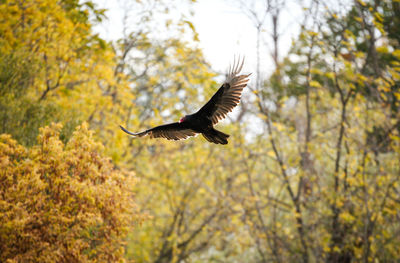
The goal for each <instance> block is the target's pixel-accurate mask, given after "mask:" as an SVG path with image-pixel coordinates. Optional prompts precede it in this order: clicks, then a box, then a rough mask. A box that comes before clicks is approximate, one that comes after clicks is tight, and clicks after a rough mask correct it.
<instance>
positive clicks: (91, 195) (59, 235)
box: [0, 124, 140, 262]
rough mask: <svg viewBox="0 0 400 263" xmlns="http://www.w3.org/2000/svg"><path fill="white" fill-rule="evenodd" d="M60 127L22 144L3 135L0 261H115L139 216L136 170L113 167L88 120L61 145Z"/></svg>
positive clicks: (54, 126)
mask: <svg viewBox="0 0 400 263" xmlns="http://www.w3.org/2000/svg"><path fill="white" fill-rule="evenodd" d="M60 129H61V125H59V124H52V125H51V126H49V127H45V128H42V129H41V130H40V134H39V136H38V145H36V146H34V147H32V148H31V149H25V148H24V147H23V146H21V145H19V144H18V143H17V142H16V141H15V140H13V139H12V138H11V137H10V136H9V135H7V134H3V135H1V136H0V182H1V184H0V211H1V213H0V221H1V222H2V223H1V224H0V244H1V245H0V247H1V249H0V261H2V262H6V261H7V260H8V261H7V262H99V261H100V262H116V261H120V260H122V259H123V256H124V238H125V236H126V234H127V231H128V229H131V228H132V224H133V223H134V222H138V220H139V219H140V218H139V216H138V214H137V211H136V210H137V209H136V207H135V203H134V200H133V194H132V192H131V189H132V187H133V185H134V184H135V177H134V176H133V174H128V173H123V172H121V171H118V170H116V169H115V168H114V167H113V165H112V163H111V162H110V159H109V158H107V157H104V156H103V151H104V149H103V146H102V145H101V144H100V143H97V142H95V141H94V140H93V138H92V132H91V131H89V130H88V127H87V125H86V124H83V125H81V126H79V127H78V128H77V129H76V131H75V132H74V134H73V136H72V138H71V140H70V141H69V142H68V143H67V144H66V145H64V144H63V143H62V142H61V141H60V139H59V131H60Z"/></svg>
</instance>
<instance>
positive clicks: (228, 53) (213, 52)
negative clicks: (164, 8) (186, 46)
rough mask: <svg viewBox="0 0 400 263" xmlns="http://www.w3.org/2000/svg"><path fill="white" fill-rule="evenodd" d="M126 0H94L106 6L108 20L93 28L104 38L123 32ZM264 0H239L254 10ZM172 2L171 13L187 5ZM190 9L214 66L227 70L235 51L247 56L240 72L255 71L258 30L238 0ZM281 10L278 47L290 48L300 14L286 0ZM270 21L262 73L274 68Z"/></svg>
mask: <svg viewBox="0 0 400 263" xmlns="http://www.w3.org/2000/svg"><path fill="white" fill-rule="evenodd" d="M127 1H131V0H118V1H107V0H95V2H96V3H97V5H98V7H100V8H106V9H108V11H107V13H106V15H107V17H108V19H107V21H104V22H102V23H101V24H100V25H97V26H96V27H95V28H94V30H95V31H97V32H98V33H99V34H100V35H101V36H102V37H103V38H105V39H107V40H117V39H118V38H121V37H122V36H123V34H122V31H123V29H122V28H123V26H122V25H123V23H122V20H123V13H124V11H123V10H124V7H123V6H124V5H126V3H127ZM264 2H265V1H263V0H259V1H257V0H255V1H245V0H242V3H246V5H248V6H252V7H253V8H254V9H255V10H257V11H260V10H261V11H262V10H263V8H264V7H263V3H264ZM177 3H178V4H177ZM248 3H251V4H248ZM174 4H175V5H176V6H179V10H172V11H171V12H172V13H173V12H176V13H177V14H178V13H181V12H187V10H188V8H189V7H188V5H187V4H186V2H185V1H184V0H175V1H174ZM191 9H192V10H193V11H194V15H193V17H192V18H189V20H191V21H192V22H193V24H194V27H195V28H196V30H197V32H198V33H199V39H200V41H199V43H197V45H199V46H200V48H202V50H203V52H204V56H205V58H206V59H207V61H209V62H210V64H211V66H212V68H213V69H214V70H216V71H217V72H220V73H224V72H226V71H227V69H228V66H229V64H230V63H231V62H232V61H233V57H234V55H242V56H245V57H246V62H245V65H244V68H243V72H246V73H250V72H255V68H256V43H257V31H256V28H255V26H254V24H253V22H252V21H251V19H249V17H248V16H247V15H246V14H245V12H244V11H243V7H241V4H240V0H198V1H197V2H196V3H194V5H193V6H192V7H191ZM284 10H285V11H284V12H283V13H282V20H281V24H282V27H281V28H282V32H281V33H282V41H281V42H280V49H281V50H282V51H283V52H282V53H286V52H287V51H288V50H289V48H290V45H291V42H292V38H293V37H295V36H296V35H297V34H298V31H299V27H298V23H297V21H296V20H297V19H298V17H300V15H301V12H300V11H299V7H298V6H294V5H290V4H289V5H288V7H287V8H285V9H284ZM269 25H270V23H269V21H268V20H266V23H265V26H264V29H263V30H264V32H263V36H264V37H263V40H262V42H263V43H262V45H263V47H262V49H261V71H262V72H263V73H270V72H271V71H272V69H273V66H272V59H271V58H270V56H269V49H268V47H269V46H270V43H271V39H270V38H269V36H268V33H269V32H268V30H269V28H271V27H270V26H269ZM167 33H168V32H167Z"/></svg>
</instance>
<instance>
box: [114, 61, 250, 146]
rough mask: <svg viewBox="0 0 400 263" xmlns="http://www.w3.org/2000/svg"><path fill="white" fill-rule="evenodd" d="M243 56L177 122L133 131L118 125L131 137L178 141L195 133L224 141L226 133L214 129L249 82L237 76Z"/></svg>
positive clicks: (226, 137)
mask: <svg viewBox="0 0 400 263" xmlns="http://www.w3.org/2000/svg"><path fill="white" fill-rule="evenodd" d="M243 64H244V59H243V60H242V61H241V62H240V61H239V60H237V61H236V60H235V61H234V63H233V66H232V67H230V68H229V71H228V76H227V78H226V81H225V83H224V84H223V85H222V86H221V87H220V88H219V89H218V91H217V92H216V93H215V94H214V96H212V98H211V99H210V100H209V101H208V102H207V103H206V104H205V105H204V106H203V107H202V108H201V109H200V110H199V111H197V112H196V113H194V114H191V115H186V116H185V117H183V118H182V119H181V120H180V121H179V122H174V123H170V124H165V125H160V126H157V127H154V128H151V129H148V130H146V131H143V132H139V133H133V132H130V131H128V130H126V129H125V128H124V127H122V126H120V127H121V129H122V130H123V131H124V132H126V133H128V134H130V135H133V136H138V137H142V136H145V135H149V136H150V138H159V137H163V138H166V139H168V140H181V139H186V138H188V137H190V136H194V135H196V134H197V133H201V134H202V135H203V136H204V138H206V139H207V141H209V142H212V143H216V144H227V143H228V137H229V135H228V134H225V133H223V132H221V131H218V130H216V129H214V127H213V126H214V125H215V124H217V123H218V121H220V120H222V119H223V118H225V117H226V115H227V114H228V113H229V112H231V111H232V110H233V108H234V107H236V105H238V104H239V101H240V97H241V95H242V91H243V89H244V88H245V87H246V85H247V82H248V81H249V79H248V77H249V76H250V74H248V75H238V74H239V73H240V71H241V70H242V67H243Z"/></svg>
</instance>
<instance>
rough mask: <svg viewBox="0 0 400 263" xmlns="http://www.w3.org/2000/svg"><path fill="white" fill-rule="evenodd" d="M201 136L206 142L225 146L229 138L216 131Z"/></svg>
mask: <svg viewBox="0 0 400 263" xmlns="http://www.w3.org/2000/svg"><path fill="white" fill-rule="evenodd" d="M203 136H204V138H206V140H207V141H209V142H212V143H216V144H227V143H228V138H229V135H228V134H226V133H223V132H221V131H218V130H216V129H212V130H210V131H208V132H206V133H203Z"/></svg>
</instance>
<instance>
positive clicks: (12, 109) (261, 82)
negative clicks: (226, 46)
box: [0, 0, 400, 262]
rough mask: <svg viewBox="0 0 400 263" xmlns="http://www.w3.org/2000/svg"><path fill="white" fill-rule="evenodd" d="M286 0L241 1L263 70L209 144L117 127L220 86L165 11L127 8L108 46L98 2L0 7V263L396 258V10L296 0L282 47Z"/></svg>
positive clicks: (163, 116) (183, 25) (376, 4)
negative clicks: (269, 68)
mask: <svg viewBox="0 0 400 263" xmlns="http://www.w3.org/2000/svg"><path fill="white" fill-rule="evenodd" d="M187 2H188V3H189V5H190V4H191V3H192V2H194V1H187ZM289 2H290V1H289V0H286V1H281V0H279V1H277V0H272V1H266V2H265V4H266V5H267V6H266V8H265V9H262V10H261V9H259V10H256V12H254V10H247V9H246V8H251V5H249V6H250V7H249V6H247V5H246V6H244V7H243V8H242V11H245V10H247V11H248V12H247V13H246V14H247V15H249V16H251V15H256V16H257V17H253V19H252V21H253V22H254V23H255V26H256V28H257V34H258V41H259V43H258V45H257V50H255V51H254V52H255V53H257V54H258V55H260V54H261V53H263V52H264V51H267V49H265V50H263V48H264V47H263V45H261V40H262V39H268V40H269V39H271V40H272V42H271V43H272V45H271V46H270V47H269V49H268V53H270V54H271V60H272V61H273V62H274V67H275V68H274V71H273V72H272V74H270V75H264V74H262V73H261V72H262V70H261V68H260V66H259V68H257V69H256V70H255V72H254V73H255V74H253V75H252V77H253V76H254V77H253V78H254V81H253V83H251V84H250V86H249V88H248V89H247V90H245V91H244V98H243V100H242V103H241V104H240V106H239V107H238V108H239V112H236V114H231V115H230V116H229V118H230V119H228V120H227V121H224V122H223V123H222V124H219V125H220V126H219V129H221V130H223V131H224V132H227V133H229V134H231V139H230V143H229V145H228V146H227V147H216V146H215V145H210V144H208V143H207V142H206V141H205V140H204V139H203V138H201V137H196V138H191V139H188V140H185V141H182V142H170V141H166V140H161V139H160V140H149V139H146V138H141V139H134V138H132V137H129V136H126V134H124V133H122V132H121V131H120V130H119V128H118V124H123V125H125V126H127V127H128V128H130V129H132V130H142V129H145V128H149V127H151V126H154V125H158V124H160V123H163V122H168V121H176V120H178V119H179V118H180V117H181V116H182V115H184V114H188V113H190V112H193V111H195V110H197V109H198V108H199V107H200V106H201V104H202V103H204V101H206V100H207V99H208V98H209V97H210V96H211V95H212V94H213V92H215V91H216V89H217V88H218V85H217V83H216V82H215V81H214V80H213V77H214V76H215V73H213V72H212V70H211V69H210V66H209V65H208V64H207V62H206V61H205V59H204V57H203V53H202V51H201V49H199V48H198V47H197V44H196V41H198V35H197V32H196V29H195V27H194V25H193V24H192V23H191V21H190V17H188V16H185V14H183V13H182V14H179V15H178V16H176V15H177V13H176V12H177V11H176V12H170V10H173V9H175V8H176V7H177V6H176V4H175V3H173V2H169V1H152V0H150V1H132V2H129V7H130V8H126V9H125V10H124V11H126V13H124V21H125V24H124V37H123V38H122V39H120V40H117V41H110V42H108V41H105V40H103V39H101V38H100V37H99V36H98V35H97V34H95V33H93V25H94V24H97V23H99V22H101V21H102V19H104V14H105V11H104V10H101V9H99V8H98V7H97V6H96V5H95V4H94V2H91V1H85V2H81V1H76V0H63V1H50V0H29V1H13V0H6V1H1V2H0V35H1V36H2V37H1V38H0V80H1V81H0V133H8V134H11V135H12V137H13V138H15V139H16V141H14V140H13V139H11V137H10V135H5V134H4V135H1V140H0V141H1V143H0V160H1V169H0V175H1V180H0V187H1V194H2V195H1V201H0V217H1V222H2V223H3V222H5V223H4V224H0V239H1V240H0V241H1V242H0V243H1V249H0V251H1V252H0V253H1V261H4V260H7V259H8V260H9V261H10V262H13V261H15V262H21V261H28V262H29V261H41V262H42V261H43V262H46V261H49V262H51V261H64V262H71V261H72V262H73V261H79V262H81V261H101V262H115V261H123V260H135V261H136V262H244V261H245V262H271V261H272V262H298V261H302V262H323V261H326V262H350V261H356V262H358V261H363V262H371V261H383V262H387V261H396V260H399V255H398V247H399V246H400V239H399V236H400V235H399V232H400V225H399V223H398V222H400V220H399V217H400V214H399V211H400V209H399V207H400V206H399V205H400V203H399V200H400V197H399V192H400V188H399V183H398V182H399V174H400V171H399V167H400V165H399V155H400V144H399V142H400V140H399V136H400V135H399V132H400V122H399V119H400V116H399V113H400V111H399V108H400V105H399V99H400V94H399V76H400V72H399V62H398V61H399V59H400V46H399V39H398V36H399V34H398V33H397V32H398V29H399V25H398V24H399V19H398V18H399V15H398V14H399V3H398V1H389V0H385V1H372V0H371V1H361V0H356V1H353V2H348V1H345V2H342V1H334V2H335V5H329V3H328V2H327V1H318V0H313V1H308V2H303V3H302V6H301V10H303V16H304V20H303V21H302V24H301V32H300V33H299V35H298V37H297V38H296V39H295V40H294V41H293V45H292V47H291V50H290V51H289V53H288V54H286V55H285V54H283V53H282V52H281V50H280V43H281V41H282V40H281V39H280V36H281V34H282V32H280V30H281V28H280V21H281V19H282V18H283V16H280V15H281V14H282V13H283V12H284V10H285V8H288V6H287V5H288V3H289ZM297 2H298V1H297ZM257 6H258V5H254V7H257ZM132 10H133V11H134V12H135V13H130V12H131V11H132ZM264 11H265V15H264V14H261V15H260V12H264ZM260 18H262V19H260ZM263 21H270V25H271V28H272V29H269V28H268V30H267V32H266V33H265V32H264V29H265V27H264V25H263ZM132 25H134V26H132ZM188 29H189V30H188ZM165 32H168V34H165ZM269 33H271V35H266V34H269ZM257 65H260V63H257ZM250 93H251V94H250ZM249 94H250V95H249ZM52 122H59V123H62V126H63V128H61V125H54V124H52V125H50V126H47V127H46V125H49V124H50V123H52ZM85 122H87V124H82V123H85ZM39 127H45V128H41V129H40V132H39ZM76 127H78V128H76ZM89 127H90V130H91V131H89ZM36 138H38V141H36ZM95 141H99V142H101V144H102V145H104V147H103V146H101V145H100V143H96V142H95ZM106 156H108V157H110V158H111V160H110V159H108V158H107V157H106ZM126 171H132V172H134V173H135V176H136V177H137V178H140V182H139V183H137V184H136V183H135V182H134V177H133V176H132V175H130V174H131V173H128V172H126ZM133 196H134V199H133ZM136 205H137V208H136ZM144 214H146V215H148V216H147V217H146V220H144V221H143V223H142V224H140V225H139V226H135V225H134V224H133V223H134V222H138V221H141V219H142V218H143V215H144Z"/></svg>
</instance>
